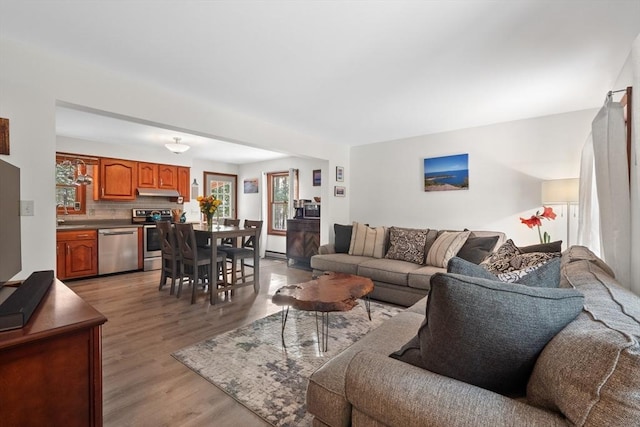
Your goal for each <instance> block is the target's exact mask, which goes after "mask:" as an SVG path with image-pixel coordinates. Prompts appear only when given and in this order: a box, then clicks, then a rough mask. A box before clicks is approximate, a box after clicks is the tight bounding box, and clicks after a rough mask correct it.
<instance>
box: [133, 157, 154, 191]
mask: <svg viewBox="0 0 640 427" xmlns="http://www.w3.org/2000/svg"><path fill="white" fill-rule="evenodd" d="M138 188H158V165H157V164H155V163H144V162H138Z"/></svg>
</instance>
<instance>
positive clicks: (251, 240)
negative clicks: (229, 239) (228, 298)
mask: <svg viewBox="0 0 640 427" xmlns="http://www.w3.org/2000/svg"><path fill="white" fill-rule="evenodd" d="M244 228H257V229H258V232H257V234H258V238H260V232H261V231H262V221H253V220H249V219H246V220H245V221H244ZM255 249H256V237H255V236H243V237H242V245H241V246H240V247H237V248H234V247H228V248H225V249H224V251H225V252H226V253H227V261H229V262H230V264H231V284H232V285H235V284H236V283H237V282H238V279H240V280H242V283H245V282H246V281H247V279H248V278H250V277H253V275H254V273H255V269H254V268H253V267H254V266H253V264H247V263H246V260H247V259H254V258H253V257H254V254H255ZM238 261H239V262H240V266H239V267H240V268H239V269H236V267H237V266H238ZM245 267H251V268H252V270H253V271H252V273H251V274H246V272H245ZM238 273H240V277H238Z"/></svg>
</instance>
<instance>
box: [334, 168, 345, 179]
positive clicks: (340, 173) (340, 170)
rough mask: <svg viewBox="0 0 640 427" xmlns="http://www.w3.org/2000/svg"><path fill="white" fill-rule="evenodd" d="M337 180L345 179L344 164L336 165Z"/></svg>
mask: <svg viewBox="0 0 640 427" xmlns="http://www.w3.org/2000/svg"><path fill="white" fill-rule="evenodd" d="M336 181H338V182H343V181H344V167H342V166H336Z"/></svg>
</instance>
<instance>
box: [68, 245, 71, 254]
mask: <svg viewBox="0 0 640 427" xmlns="http://www.w3.org/2000/svg"><path fill="white" fill-rule="evenodd" d="M67 255H71V246H69V245H67Z"/></svg>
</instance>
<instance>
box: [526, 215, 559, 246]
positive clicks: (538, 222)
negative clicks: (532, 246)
mask: <svg viewBox="0 0 640 427" xmlns="http://www.w3.org/2000/svg"><path fill="white" fill-rule="evenodd" d="M542 209H543V211H542V213H540V211H536V214H535V215H532V216H531V218H529V219H525V218H520V222H522V223H523V224H524V225H526V226H527V227H529V228H533V227H538V236H539V237H540V243H549V242H551V236H550V235H549V233H547V232H546V231H545V232H544V234H542V232H541V231H540V227H541V226H542V220H543V219H547V220H554V219H556V214H555V213H554V212H553V208H551V207H548V206H543V207H542Z"/></svg>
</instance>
